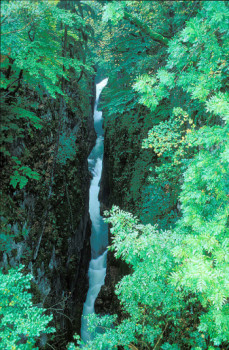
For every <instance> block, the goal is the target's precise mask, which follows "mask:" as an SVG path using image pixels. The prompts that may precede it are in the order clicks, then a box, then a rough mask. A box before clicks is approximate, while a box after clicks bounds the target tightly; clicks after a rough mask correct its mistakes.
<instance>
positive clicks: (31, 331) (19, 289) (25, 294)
mask: <svg viewBox="0 0 229 350" xmlns="http://www.w3.org/2000/svg"><path fill="white" fill-rule="evenodd" d="M22 268H23V267H22V266H21V267H19V268H17V269H10V270H9V271H8V273H7V274H3V273H2V270H1V271H0V296H1V302H0V305H1V306H0V340H1V348H2V349H5V350H12V349H15V350H16V349H24V350H29V349H38V347H36V341H37V339H38V337H39V336H40V335H41V333H46V334H48V333H53V332H55V329H54V328H50V327H47V326H48V324H49V322H50V321H51V320H52V316H47V315H44V311H45V309H43V308H42V307H38V306H34V305H33V303H32V295H31V293H30V292H29V289H30V281H31V279H32V276H31V275H27V276H24V275H23V274H22V272H21V271H22Z"/></svg>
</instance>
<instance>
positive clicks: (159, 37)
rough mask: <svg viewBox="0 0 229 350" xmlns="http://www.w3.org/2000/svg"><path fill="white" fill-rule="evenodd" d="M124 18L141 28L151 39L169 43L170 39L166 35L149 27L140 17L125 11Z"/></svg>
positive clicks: (165, 43) (164, 43)
mask: <svg viewBox="0 0 229 350" xmlns="http://www.w3.org/2000/svg"><path fill="white" fill-rule="evenodd" d="M124 18H125V19H126V20H128V21H129V22H130V23H131V24H133V25H135V26H136V27H138V28H139V29H141V30H142V31H143V32H144V33H145V34H147V35H148V36H149V37H150V38H151V39H153V40H154V41H156V42H158V43H160V44H163V45H165V46H167V45H168V42H169V39H168V38H166V37H164V36H163V35H161V34H159V33H156V32H154V31H153V30H152V29H150V28H149V26H148V25H147V24H146V23H144V22H142V21H141V20H140V19H138V18H137V17H136V16H134V15H132V14H130V13H129V12H127V11H124Z"/></svg>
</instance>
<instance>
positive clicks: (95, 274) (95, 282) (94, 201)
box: [81, 79, 108, 342]
mask: <svg viewBox="0 0 229 350" xmlns="http://www.w3.org/2000/svg"><path fill="white" fill-rule="evenodd" d="M107 81H108V79H104V80H103V81H102V82H101V83H99V84H97V85H96V101H95V107H94V126H95V131H96V133H97V140H96V145H95V147H94V148H93V150H92V152H91V154H90V155H89V157H88V164H89V170H90V171H91V172H92V175H93V179H92V181H91V186H90V192H89V213H90V217H91V221H92V234H91V256H92V259H91V261H90V264H89V270H88V277H89V289H88V293H87V299H86V301H85V303H84V307H83V315H82V319H81V338H82V340H83V341H84V342H87V341H88V340H90V339H92V338H93V334H91V333H90V332H89V330H88V326H87V319H86V318H85V316H87V315H89V314H92V313H94V303H95V299H96V298H97V296H98V294H99V291H100V289H101V286H102V285H103V284H104V280H105V276H106V265H107V250H106V248H107V245H108V231H107V224H105V223H104V222H103V218H102V216H101V215H100V203H99V199H98V195H99V182H100V178H101V174H102V160H103V128H102V112H100V111H98V110H97V107H98V102H99V96H100V94H101V92H102V89H103V88H104V87H105V86H106V84H107Z"/></svg>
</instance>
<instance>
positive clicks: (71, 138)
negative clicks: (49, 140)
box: [57, 132, 76, 165]
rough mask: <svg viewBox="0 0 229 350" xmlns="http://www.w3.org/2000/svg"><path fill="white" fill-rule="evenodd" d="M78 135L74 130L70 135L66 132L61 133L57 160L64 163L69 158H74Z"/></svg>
mask: <svg viewBox="0 0 229 350" xmlns="http://www.w3.org/2000/svg"><path fill="white" fill-rule="evenodd" d="M75 142H76V135H75V133H74V132H72V133H71V134H70V135H66V134H65V133H64V134H62V135H60V141H59V143H60V146H59V151H58V155H57V162H58V163H60V164H62V165H64V164H66V161H67V159H73V158H74V156H75V155H76V144H75Z"/></svg>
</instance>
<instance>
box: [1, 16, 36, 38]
mask: <svg viewBox="0 0 229 350" xmlns="http://www.w3.org/2000/svg"><path fill="white" fill-rule="evenodd" d="M32 22H33V19H32V20H31V21H30V22H29V23H27V24H26V25H25V26H24V27H23V28H21V29H17V30H12V31H11V32H7V33H1V35H7V34H12V33H17V32H21V31H22V30H24V29H25V28H26V27H28V26H29V25H30V23H32Z"/></svg>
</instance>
